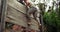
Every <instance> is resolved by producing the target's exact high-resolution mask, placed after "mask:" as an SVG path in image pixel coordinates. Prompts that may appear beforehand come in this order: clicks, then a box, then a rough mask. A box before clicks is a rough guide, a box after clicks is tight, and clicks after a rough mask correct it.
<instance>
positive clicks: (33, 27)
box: [30, 18, 39, 31]
mask: <svg viewBox="0 0 60 32" xmlns="http://www.w3.org/2000/svg"><path fill="white" fill-rule="evenodd" d="M30 28H31V29H34V30H37V31H38V30H39V24H38V22H37V21H35V20H34V19H32V18H31V26H30Z"/></svg>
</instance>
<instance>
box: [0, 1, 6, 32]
mask: <svg viewBox="0 0 60 32" xmlns="http://www.w3.org/2000/svg"><path fill="white" fill-rule="evenodd" d="M5 12H6V0H1V27H0V32H4V29H5V21H4V20H5V14H6V13H5Z"/></svg>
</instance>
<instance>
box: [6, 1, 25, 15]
mask: <svg viewBox="0 0 60 32" xmlns="http://www.w3.org/2000/svg"><path fill="white" fill-rule="evenodd" d="M7 4H8V5H10V6H11V7H13V8H15V9H17V10H19V11H21V12H23V13H25V14H26V6H24V5H22V4H21V3H19V2H18V1H17V0H7Z"/></svg>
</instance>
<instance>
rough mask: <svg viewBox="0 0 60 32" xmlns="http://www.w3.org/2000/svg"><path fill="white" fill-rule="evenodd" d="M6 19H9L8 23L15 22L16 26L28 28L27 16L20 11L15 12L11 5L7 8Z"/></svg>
mask: <svg viewBox="0 0 60 32" xmlns="http://www.w3.org/2000/svg"><path fill="white" fill-rule="evenodd" d="M6 17H7V18H9V20H8V21H7V18H6V21H7V22H13V23H15V24H18V25H21V26H25V27H27V19H26V15H24V14H22V13H21V12H19V11H18V10H15V9H14V8H13V7H11V6H9V5H8V7H7V15H6Z"/></svg>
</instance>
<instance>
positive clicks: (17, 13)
mask: <svg viewBox="0 0 60 32" xmlns="http://www.w3.org/2000/svg"><path fill="white" fill-rule="evenodd" d="M7 5H8V7H7V15H6V17H7V18H6V19H5V21H7V22H12V23H14V24H18V25H21V26H24V27H28V25H27V20H28V19H27V18H26V15H25V14H26V7H25V6H24V5H22V4H21V3H19V2H17V1H16V0H7ZM23 13H24V14H23ZM30 28H31V29H34V30H39V25H38V22H37V21H35V20H34V19H31V26H30Z"/></svg>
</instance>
